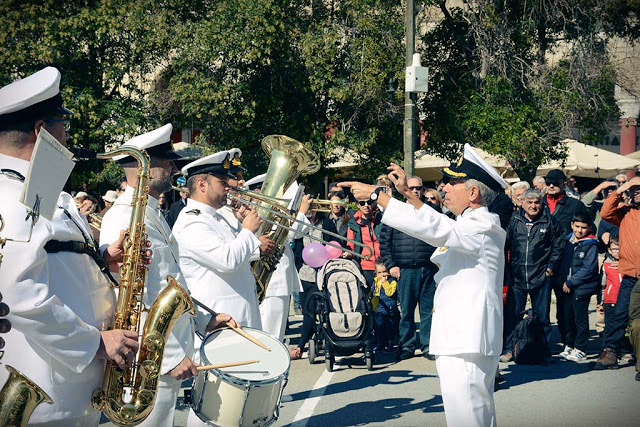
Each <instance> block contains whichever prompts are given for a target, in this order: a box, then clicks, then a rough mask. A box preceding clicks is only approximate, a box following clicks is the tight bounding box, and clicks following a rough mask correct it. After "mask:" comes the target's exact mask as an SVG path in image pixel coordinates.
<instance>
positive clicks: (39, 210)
mask: <svg viewBox="0 0 640 427" xmlns="http://www.w3.org/2000/svg"><path fill="white" fill-rule="evenodd" d="M72 158H73V153H71V151H69V150H67V149H66V148H65V147H64V146H63V145H62V144H60V142H58V140H57V139H56V138H55V137H54V136H53V135H51V134H50V133H49V132H47V131H46V130H45V129H44V128H43V127H41V128H40V131H39V132H38V139H37V140H36V145H35V147H34V149H33V153H32V154H31V160H30V162H29V170H28V171H27V176H26V178H25V181H24V186H23V187H22V194H21V196H20V202H21V203H22V204H24V205H25V206H26V207H27V208H29V209H30V210H31V212H32V213H33V214H35V215H38V214H40V215H42V216H43V217H45V218H47V219H48V220H51V219H52V218H53V213H54V211H55V208H56V204H57V202H58V197H59V196H60V192H61V191H62V187H64V184H65V182H67V179H68V178H69V175H70V174H71V171H72V170H73V167H74V166H75V162H74V161H73V160H72Z"/></svg>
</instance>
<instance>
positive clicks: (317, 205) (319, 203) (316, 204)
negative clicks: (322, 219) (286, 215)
mask: <svg viewBox="0 0 640 427" xmlns="http://www.w3.org/2000/svg"><path fill="white" fill-rule="evenodd" d="M348 203H349V202H348V201H347V200H324V199H318V200H316V199H314V200H313V202H311V206H310V207H309V209H310V210H311V211H314V212H331V208H332V207H333V206H342V207H346V206H347V204H348Z"/></svg>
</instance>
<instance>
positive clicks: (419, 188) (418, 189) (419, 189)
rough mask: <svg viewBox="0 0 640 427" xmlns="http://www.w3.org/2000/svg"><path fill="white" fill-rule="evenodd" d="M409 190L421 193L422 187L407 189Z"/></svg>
mask: <svg viewBox="0 0 640 427" xmlns="http://www.w3.org/2000/svg"><path fill="white" fill-rule="evenodd" d="M409 190H415V191H421V190H422V186H420V187H409Z"/></svg>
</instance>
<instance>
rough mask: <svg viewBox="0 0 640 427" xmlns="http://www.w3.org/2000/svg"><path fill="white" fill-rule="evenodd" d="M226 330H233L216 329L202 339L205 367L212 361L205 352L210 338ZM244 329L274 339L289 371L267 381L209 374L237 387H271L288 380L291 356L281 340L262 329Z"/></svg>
mask: <svg viewBox="0 0 640 427" xmlns="http://www.w3.org/2000/svg"><path fill="white" fill-rule="evenodd" d="M225 329H231V328H230V327H225V328H220V329H216V330H215V331H211V332H209V333H208V334H207V335H206V336H205V337H204V338H203V339H202V343H201V344H200V361H201V362H202V364H203V365H210V364H211V361H210V360H209V359H208V358H207V354H206V353H205V352H204V351H203V350H204V345H205V344H206V343H207V338H209V336H210V335H212V334H215V333H217V332H220V331H223V330H225ZM242 329H244V330H245V331H246V330H251V331H257V332H260V333H261V334H264V335H266V336H268V337H271V338H273V340H274V341H275V342H276V343H277V344H279V345H281V346H282V347H283V348H284V350H285V355H286V356H287V369H286V370H285V371H284V372H283V373H282V374H280V375H278V376H277V377H274V378H270V379H266V380H245V379H243V378H239V377H236V376H234V375H231V374H227V373H225V372H222V371H221V370H220V369H210V370H209V371H207V372H211V373H214V374H215V375H216V376H218V377H220V378H222V379H223V380H226V381H227V382H230V383H231V384H234V385H237V386H245V385H250V386H252V387H260V385H265V386H266V385H271V384H274V383H277V382H280V381H281V380H286V379H287V378H289V375H288V374H289V371H290V370H291V355H290V354H289V351H288V350H287V347H286V346H285V345H284V344H283V343H281V342H280V340H278V339H277V338H276V337H274V336H273V335H271V334H269V333H267V332H265V331H261V330H260V329H256V328H250V327H248V326H243V327H242ZM193 384H194V385H195V381H194V382H193Z"/></svg>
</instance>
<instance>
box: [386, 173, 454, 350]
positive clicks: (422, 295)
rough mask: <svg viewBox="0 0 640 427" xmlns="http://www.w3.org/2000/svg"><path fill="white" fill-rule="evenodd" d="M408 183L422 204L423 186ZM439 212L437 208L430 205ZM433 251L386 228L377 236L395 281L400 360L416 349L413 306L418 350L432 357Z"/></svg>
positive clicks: (412, 180) (418, 182) (416, 181)
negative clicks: (431, 259) (396, 282)
mask: <svg viewBox="0 0 640 427" xmlns="http://www.w3.org/2000/svg"><path fill="white" fill-rule="evenodd" d="M407 184H408V186H409V188H410V190H411V192H412V193H413V194H414V195H416V197H419V198H420V200H422V201H423V202H424V187H423V186H422V180H421V179H420V178H418V177H410V178H408V179H407ZM430 206H431V207H432V208H433V209H436V210H437V211H438V212H441V211H440V208H439V207H438V206H436V205H432V204H430ZM434 250H435V248H434V247H433V246H431V245H428V244H427V243H425V242H423V241H422V240H420V239H416V238H415V237H411V236H409V235H407V234H405V233H403V232H401V231H398V230H396V229H394V228H391V227H388V226H386V225H383V226H382V232H381V235H380V258H381V259H382V262H383V263H384V265H385V267H387V269H388V270H389V273H390V275H391V276H393V277H395V278H396V280H398V300H399V302H400V306H401V315H400V325H399V329H400V345H399V348H398V350H399V355H400V358H401V359H409V358H410V357H413V355H414V353H415V350H416V347H417V344H418V342H417V340H416V323H415V318H414V317H415V311H416V306H417V307H418V309H419V310H420V342H419V345H420V349H421V350H422V355H423V356H424V357H426V358H427V359H429V360H434V359H435V357H434V356H432V355H431V354H429V338H430V335H431V314H432V311H433V296H434V294H435V290H436V283H435V280H434V279H433V276H434V274H435V273H436V272H437V271H438V267H436V266H435V265H434V264H433V263H432V262H431V261H430V258H431V255H432V254H433V251H434Z"/></svg>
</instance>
